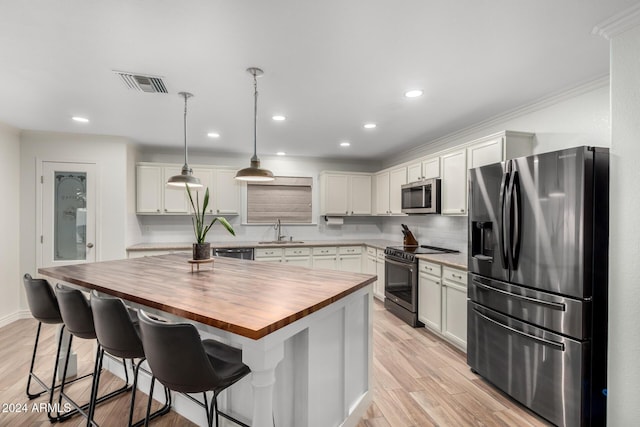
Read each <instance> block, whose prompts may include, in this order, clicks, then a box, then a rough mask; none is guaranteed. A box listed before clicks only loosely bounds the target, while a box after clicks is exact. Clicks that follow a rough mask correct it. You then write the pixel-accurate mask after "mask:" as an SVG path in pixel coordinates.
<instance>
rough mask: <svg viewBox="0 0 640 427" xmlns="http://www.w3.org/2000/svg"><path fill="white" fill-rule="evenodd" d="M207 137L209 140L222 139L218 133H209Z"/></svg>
mask: <svg viewBox="0 0 640 427" xmlns="http://www.w3.org/2000/svg"><path fill="white" fill-rule="evenodd" d="M207 136H208V137H209V138H220V134H219V133H218V132H209V133H208V134H207Z"/></svg>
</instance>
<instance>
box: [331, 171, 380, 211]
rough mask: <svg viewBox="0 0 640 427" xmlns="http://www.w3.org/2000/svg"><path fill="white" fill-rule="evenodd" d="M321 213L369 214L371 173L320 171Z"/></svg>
mask: <svg viewBox="0 0 640 427" xmlns="http://www.w3.org/2000/svg"><path fill="white" fill-rule="evenodd" d="M320 201H321V203H320V214H321V215H371V175H369V174H356V173H334V172H322V173H321V174H320Z"/></svg>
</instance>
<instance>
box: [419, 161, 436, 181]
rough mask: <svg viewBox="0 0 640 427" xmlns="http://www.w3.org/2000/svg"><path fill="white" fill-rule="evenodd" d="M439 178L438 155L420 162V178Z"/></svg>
mask: <svg viewBox="0 0 640 427" xmlns="http://www.w3.org/2000/svg"><path fill="white" fill-rule="evenodd" d="M431 178H440V157H434V158H432V159H427V160H425V161H423V162H422V179H431Z"/></svg>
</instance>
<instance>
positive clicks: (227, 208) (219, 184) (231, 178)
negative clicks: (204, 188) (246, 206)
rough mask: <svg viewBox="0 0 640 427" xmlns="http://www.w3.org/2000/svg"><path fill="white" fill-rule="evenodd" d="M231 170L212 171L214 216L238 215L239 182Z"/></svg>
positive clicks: (234, 172)
mask: <svg viewBox="0 0 640 427" xmlns="http://www.w3.org/2000/svg"><path fill="white" fill-rule="evenodd" d="M235 176H236V171H235V170H232V169H214V170H213V208H212V211H213V213H214V214H218V215H239V214H240V188H241V184H240V182H239V181H238V180H237V179H236V178H235ZM210 191H211V190H210Z"/></svg>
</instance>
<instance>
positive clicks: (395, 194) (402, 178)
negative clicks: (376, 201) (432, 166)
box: [389, 167, 407, 214]
mask: <svg viewBox="0 0 640 427" xmlns="http://www.w3.org/2000/svg"><path fill="white" fill-rule="evenodd" d="M406 183H407V168H405V167H402V168H397V169H392V170H391V172H390V173H389V210H390V211H391V212H390V213H391V214H400V213H402V192H401V190H402V188H401V187H402V186H403V185H404V184H406Z"/></svg>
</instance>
